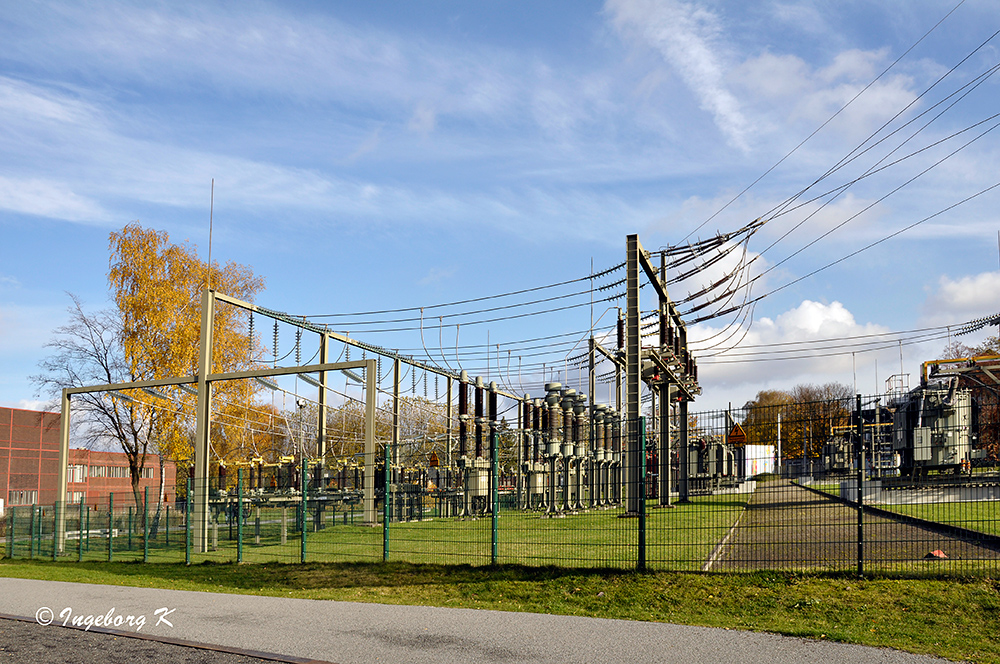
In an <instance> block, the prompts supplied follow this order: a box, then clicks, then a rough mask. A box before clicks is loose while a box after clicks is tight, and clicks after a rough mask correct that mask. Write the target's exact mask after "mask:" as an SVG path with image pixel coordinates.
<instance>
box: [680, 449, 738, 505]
mask: <svg viewBox="0 0 1000 664" xmlns="http://www.w3.org/2000/svg"><path fill="white" fill-rule="evenodd" d="M688 450H689V452H688V481H689V482H690V491H691V493H693V494H695V495H705V494H711V493H713V492H714V491H716V490H718V489H721V488H725V487H728V486H732V485H735V484H736V481H737V478H736V475H737V467H736V455H735V453H734V451H733V448H732V447H731V446H728V445H725V444H723V443H722V441H720V440H718V439H716V438H714V437H708V436H705V437H702V438H699V439H697V440H695V441H693V442H691V443H690V444H689V446H688Z"/></svg>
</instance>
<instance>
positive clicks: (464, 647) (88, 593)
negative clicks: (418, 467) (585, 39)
mask: <svg viewBox="0 0 1000 664" xmlns="http://www.w3.org/2000/svg"><path fill="white" fill-rule="evenodd" d="M45 609H48V610H45ZM0 613H2V614H6V615H8V616H25V617H35V616H36V615H37V616H38V617H39V618H41V619H42V621H43V622H46V621H51V624H50V625H48V626H47V627H43V626H41V625H37V624H33V623H23V622H16V621H11V620H6V619H0V664H6V663H10V664H14V663H20V662H24V663H25V664H49V663H51V662H71V661H74V662H75V661H113V662H117V661H121V662H128V663H130V664H131V663H134V662H141V661H156V662H157V663H158V664H176V663H180V662H202V661H205V662H216V661H219V662H233V663H234V664H242V663H244V662H247V663H249V662H254V661H262V660H263V659H265V658H262V657H258V658H256V659H254V658H250V657H247V658H244V659H226V658H232V657H235V656H234V655H230V654H222V653H218V652H211V651H204V650H198V649H192V648H190V647H182V646H178V645H172V644H161V643H157V642H156V641H149V640H143V641H136V640H135V639H128V638H124V636H123V635H121V634H119V635H113V634H99V633H95V632H94V631H93V629H92V630H91V631H90V632H87V633H83V632H82V631H81V630H79V629H68V628H66V627H63V626H62V625H63V623H66V624H67V625H72V624H73V622H74V620H78V621H79V622H80V626H81V627H85V626H86V624H87V623H88V621H89V622H90V623H95V622H96V623H99V624H98V626H99V627H100V626H101V625H102V624H103V623H104V622H110V623H111V628H112V629H115V630H118V631H120V632H130V633H136V632H137V631H138V633H139V634H141V635H145V636H147V637H162V638H166V639H173V640H183V641H190V642H198V643H202V644H216V645H220V646H224V647H231V648H237V649H241V650H245V651H247V650H249V651H260V652H262V653H279V654H281V655H285V656H290V657H296V658H304V659H306V660H320V661H326V662H337V663H339V664H352V663H355V662H358V663H360V662H365V663H367V662H394V663H395V662H435V663H444V664H451V663H455V664H459V663H461V664H466V663H469V662H489V663H491V664H492V663H502V664H507V663H511V664H513V663H520V662H523V663H529V662H530V663H549V662H551V663H553V664H555V663H559V664H563V663H565V662H599V663H601V664H618V663H621V664H626V663H627V664H637V663H640V662H664V663H674V662H676V663H677V664H682V663H683V664H692V662H717V663H728V662H732V663H733V664H756V663H761V664H764V663H767V664H772V663H778V664H782V663H793V662H823V663H824V664H839V663H841V662H842V663H844V664H848V663H849V664H875V663H879V664H896V663H899V664H904V663H906V664H920V663H930V662H944V661H946V660H942V659H936V658H932V657H924V656H919V655H909V654H905V653H900V652H896V651H892V650H884V649H878V648H867V647H863V646H853V645H844V644H839V643H830V642H827V641H809V640H805V639H799V638H789V637H782V636H775V635H772V634H758V633H752V632H739V631H733V630H723V629H710V628H703V627H687V626H680V625H670V624H664V623H645V622H632V621H625V620H606V619H600V618H582V617H572V616H553V615H542V614H532V613H509V612H503V611H476V610H472V609H447V608H433V607H415V606H390V605H381V604H360V603H359V604H355V603H350V602H332V601H321V600H305V599H284V598H280V597H255V596H247V595H225V594H213V593H202V592H189V591H178V590H160V589H151V588H126V587H120V586H99V585H89V584H77V583H64V582H58V581H34V580H23V579H8V578H0ZM98 616H100V620H97V617H98ZM129 617H131V619H132V620H131V624H130V622H129ZM140 623H141V625H140ZM168 623H169V624H168ZM94 637H97V638H96V639H95V638H94ZM41 644H48V645H47V646H46V647H45V648H42V647H41ZM127 648H128V649H135V650H134V651H133V650H129V651H128V652H126V649H127ZM67 653H68V654H69V656H67ZM300 661H301V660H300Z"/></svg>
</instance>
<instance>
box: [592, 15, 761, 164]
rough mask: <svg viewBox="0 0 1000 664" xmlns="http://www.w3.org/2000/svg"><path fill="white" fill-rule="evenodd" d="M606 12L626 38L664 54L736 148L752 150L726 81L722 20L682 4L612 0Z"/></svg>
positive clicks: (737, 107) (739, 110) (734, 98)
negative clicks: (635, 40) (608, 12)
mask: <svg viewBox="0 0 1000 664" xmlns="http://www.w3.org/2000/svg"><path fill="white" fill-rule="evenodd" d="M605 8H606V9H607V10H608V11H610V12H611V14H612V15H613V18H612V20H613V22H614V24H615V26H616V27H617V28H618V30H619V31H620V32H621V33H622V34H624V35H626V36H629V37H632V38H634V39H637V40H638V41H641V42H643V43H645V44H646V45H647V46H649V47H652V48H654V49H656V50H657V51H659V52H660V53H661V54H662V56H663V58H664V59H665V60H666V61H667V62H668V63H669V64H670V65H671V66H672V67H673V68H674V70H675V71H676V72H677V74H678V76H680V77H681V79H682V80H684V82H685V83H686V84H687V86H688V87H689V88H690V89H691V90H692V92H694V94H695V95H696V97H697V98H698V100H699V102H700V104H701V107H702V109H703V110H705V111H707V112H708V113H710V114H711V115H712V117H713V118H714V119H715V122H716V124H717V125H718V127H719V129H720V131H722V133H723V134H725V135H726V137H727V138H728V140H729V142H730V143H731V144H732V145H734V146H735V147H737V148H739V149H741V150H744V151H746V150H748V149H749V148H748V144H747V138H748V136H747V135H748V133H749V123H748V121H747V119H746V117H744V115H743V112H742V110H741V109H740V103H739V101H738V100H737V99H736V97H735V96H734V95H733V94H732V93H731V92H730V91H729V89H728V87H727V85H726V83H725V70H726V67H725V65H724V63H723V59H722V56H721V54H722V52H723V51H724V50H725V45H724V43H723V40H722V29H721V26H720V21H719V18H718V16H716V15H715V14H713V13H712V12H710V11H708V10H707V9H704V8H701V7H698V6H697V5H695V4H693V3H687V2H680V1H678V0H665V1H663V2H656V1H654V0H608V2H607V4H606V5H605Z"/></svg>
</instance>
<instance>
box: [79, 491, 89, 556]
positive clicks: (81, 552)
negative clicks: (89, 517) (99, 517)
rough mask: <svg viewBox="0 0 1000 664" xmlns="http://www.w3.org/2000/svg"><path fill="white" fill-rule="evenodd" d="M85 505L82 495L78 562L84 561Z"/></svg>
mask: <svg viewBox="0 0 1000 664" xmlns="http://www.w3.org/2000/svg"><path fill="white" fill-rule="evenodd" d="M83 507H84V504H83V496H82V495H81V496H80V528H79V533H78V536H77V540H76V543H77V545H78V546H77V549H78V551H77V556H76V562H78V563H82V562H83ZM88 531H89V529H88ZM87 534H88V535H89V534H90V533H89V532H88V533H87Z"/></svg>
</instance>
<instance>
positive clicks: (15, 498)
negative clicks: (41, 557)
mask: <svg viewBox="0 0 1000 664" xmlns="http://www.w3.org/2000/svg"><path fill="white" fill-rule="evenodd" d="M61 420H62V417H61V415H60V414H59V413H43V412H37V411H32V410H20V409H17V408H0V500H2V501H3V503H2V505H3V506H4V507H6V506H17V505H51V504H53V503H54V502H55V500H56V492H57V491H58V484H59V429H60V422H61ZM68 466H69V468H68V475H67V484H66V498H67V500H69V501H70V502H73V503H79V502H80V499H81V498H82V499H83V500H84V502H85V503H86V504H88V505H91V506H98V505H101V506H103V505H107V502H108V494H110V493H112V492H113V493H114V494H115V504H116V505H118V504H120V505H128V504H131V503H132V480H131V478H130V476H129V469H128V458H127V457H126V456H125V454H124V453H122V452H98V451H93V450H86V449H70V451H69V463H68ZM159 473H160V464H159V459H158V457H157V456H156V455H148V456H147V457H146V467H145V468H144V470H143V477H142V478H141V479H140V484H139V486H140V490H142V488H144V487H146V486H148V487H150V489H149V491H150V502H152V501H153V499H154V497H155V495H156V494H155V492H156V490H158V489H159V485H160V477H159ZM163 474H164V479H165V482H164V485H163V492H164V499H165V500H166V501H167V502H173V500H174V498H175V489H176V487H175V482H176V479H175V478H176V468H175V466H174V464H173V462H170V461H168V462H166V463H164V464H163Z"/></svg>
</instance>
